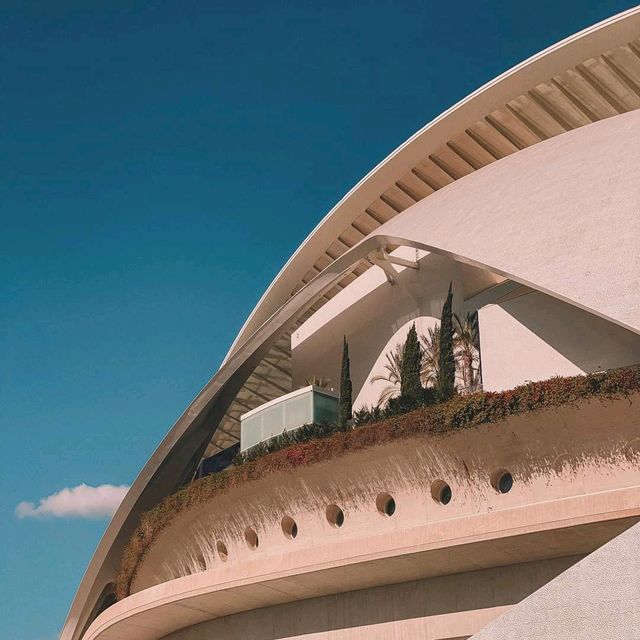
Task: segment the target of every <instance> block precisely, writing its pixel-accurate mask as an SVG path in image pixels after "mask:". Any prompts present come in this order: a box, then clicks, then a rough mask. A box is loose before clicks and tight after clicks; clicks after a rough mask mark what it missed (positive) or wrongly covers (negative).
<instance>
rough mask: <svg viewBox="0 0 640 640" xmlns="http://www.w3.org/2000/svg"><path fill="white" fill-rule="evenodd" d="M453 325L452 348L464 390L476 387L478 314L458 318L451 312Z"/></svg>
mask: <svg viewBox="0 0 640 640" xmlns="http://www.w3.org/2000/svg"><path fill="white" fill-rule="evenodd" d="M453 320H454V325H455V338H454V348H455V356H456V361H457V364H458V367H459V369H460V373H461V375H462V384H463V386H464V389H465V391H466V392H468V393H471V392H473V391H476V390H477V389H478V386H479V383H480V348H479V347H480V337H479V332H478V314H477V313H467V314H466V315H465V316H463V317H462V318H460V316H459V315H458V314H457V313H454V314H453Z"/></svg>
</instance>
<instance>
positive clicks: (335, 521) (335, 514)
mask: <svg viewBox="0 0 640 640" xmlns="http://www.w3.org/2000/svg"><path fill="white" fill-rule="evenodd" d="M326 515H327V521H328V522H329V524H330V525H331V526H332V527H336V529H339V528H340V527H341V526H342V525H343V524H344V512H343V511H342V509H341V508H340V507H339V506H338V505H337V504H330V505H329V506H328V507H327V511H326Z"/></svg>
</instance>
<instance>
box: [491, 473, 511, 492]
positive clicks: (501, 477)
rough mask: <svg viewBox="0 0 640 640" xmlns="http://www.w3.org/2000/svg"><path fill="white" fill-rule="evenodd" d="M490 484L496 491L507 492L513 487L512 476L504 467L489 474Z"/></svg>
mask: <svg viewBox="0 0 640 640" xmlns="http://www.w3.org/2000/svg"><path fill="white" fill-rule="evenodd" d="M491 486H492V487H493V488H494V489H495V490H496V491H497V492H498V493H509V491H511V489H512V488H513V476H512V475H511V473H510V472H509V471H507V470H506V469H499V470H498V471H494V473H493V474H492V475H491Z"/></svg>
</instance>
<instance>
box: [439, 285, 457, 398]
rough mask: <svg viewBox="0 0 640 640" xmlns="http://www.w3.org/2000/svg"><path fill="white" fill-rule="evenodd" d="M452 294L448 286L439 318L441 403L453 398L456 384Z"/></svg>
mask: <svg viewBox="0 0 640 640" xmlns="http://www.w3.org/2000/svg"><path fill="white" fill-rule="evenodd" d="M452 303H453V292H452V285H451V283H450V284H449V293H448V294H447V299H446V300H445V301H444V304H443V305H442V317H441V318H440V353H439V356H438V399H439V400H440V401H441V402H443V401H444V400H449V398H451V397H453V394H454V392H455V384H456V362H455V359H454V356H453V314H452V309H451V307H452Z"/></svg>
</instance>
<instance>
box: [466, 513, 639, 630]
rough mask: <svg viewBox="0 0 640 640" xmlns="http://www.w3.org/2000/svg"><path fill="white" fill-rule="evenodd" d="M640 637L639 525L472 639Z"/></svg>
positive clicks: (559, 577)
mask: <svg viewBox="0 0 640 640" xmlns="http://www.w3.org/2000/svg"><path fill="white" fill-rule="evenodd" d="M638 639H640V524H638V525H635V526H633V527H631V528H630V529H629V530H628V531H626V532H625V533H623V534H622V535H620V536H618V537H617V538H614V539H613V540H612V541H611V542H609V543H607V544H606V545H604V546H603V547H601V548H600V549H598V550H597V551H594V552H593V553H592V554H591V555H589V556H587V557H586V558H585V559H584V560H582V561H580V562H578V563H577V564H576V565H574V566H573V567H571V568H570V569H568V570H567V571H565V572H564V573H562V574H561V575H560V576H558V577H557V578H555V579H554V580H552V581H551V582H550V583H549V584H547V585H545V586H544V587H542V588H541V589H539V590H538V591H536V592H535V593H534V594H532V595H531V596H529V597H528V598H526V599H525V600H523V601H522V602H521V603H520V604H518V605H517V606H516V607H514V608H513V609H512V610H511V611H509V612H508V613H506V614H504V615H502V616H501V617H500V618H498V619H497V620H496V621H495V622H493V623H491V624H490V625H489V626H487V627H486V628H485V629H483V630H482V631H480V632H479V633H476V634H475V635H474V636H473V638H472V640H638Z"/></svg>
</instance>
